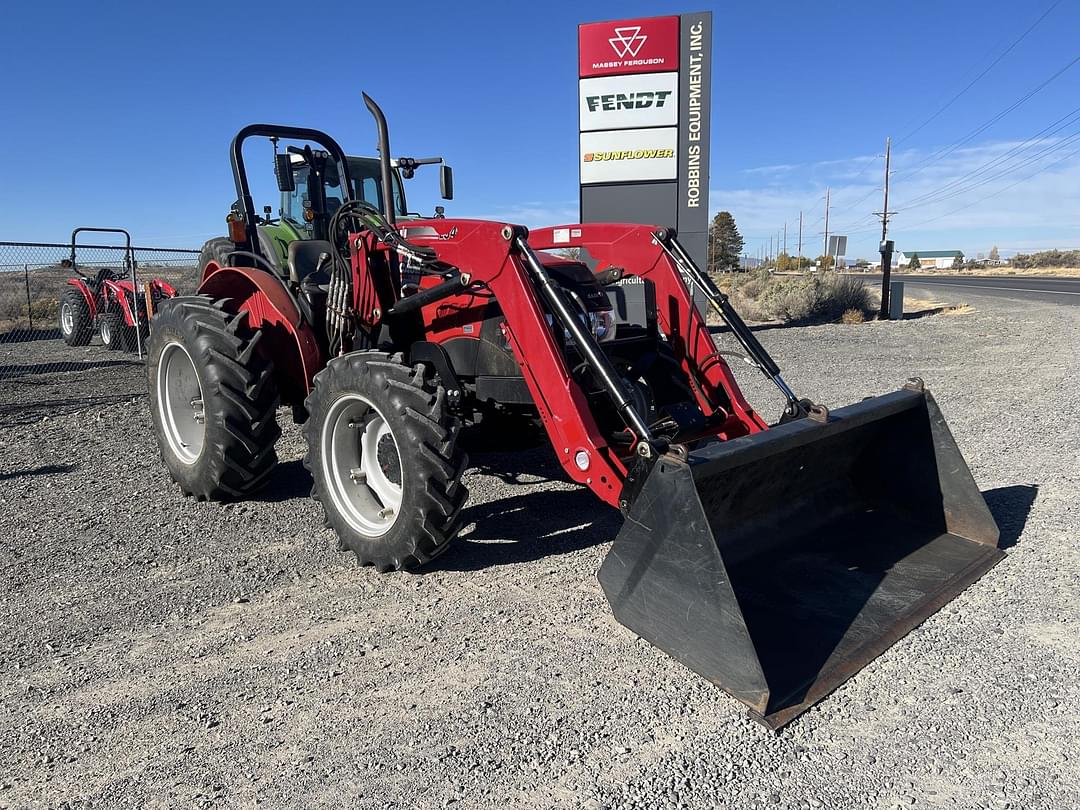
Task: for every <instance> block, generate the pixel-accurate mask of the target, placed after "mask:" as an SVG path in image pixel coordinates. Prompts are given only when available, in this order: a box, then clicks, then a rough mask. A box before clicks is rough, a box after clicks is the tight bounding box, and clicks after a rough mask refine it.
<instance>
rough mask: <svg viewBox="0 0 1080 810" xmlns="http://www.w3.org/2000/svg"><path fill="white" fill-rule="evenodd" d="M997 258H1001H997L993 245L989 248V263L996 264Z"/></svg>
mask: <svg viewBox="0 0 1080 810" xmlns="http://www.w3.org/2000/svg"><path fill="white" fill-rule="evenodd" d="M999 258H1001V257H1000V256H998V249H997V245H994V246H993V247H992V248H990V261H992V262H996V261H997V260H998V259H999Z"/></svg>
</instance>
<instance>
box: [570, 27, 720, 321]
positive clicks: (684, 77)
mask: <svg viewBox="0 0 1080 810" xmlns="http://www.w3.org/2000/svg"><path fill="white" fill-rule="evenodd" d="M711 76H712V13H711V12H708V11H705V12H700V13H696V14H683V15H680V16H672V17H646V18H642V19H636V20H616V21H612V22H599V23H585V24H583V25H580V26H578V124H579V126H578V132H579V135H578V139H579V141H578V142H579V152H578V170H579V174H580V203H581V221H582V222H634V223H641V224H648V225H662V226H674V227H675V228H676V229H677V230H678V232H679V241H681V242H682V243H683V245H684V246H685V247H686V249H687V251H689V253H690V255H691V257H693V259H694V261H696V262H697V263H698V264H699V265H700V266H702V267H704V266H705V254H706V245H707V243H708V226H709V111H710V104H709V98H710V85H711ZM624 308H625V307H624V306H621V307H620V310H622V309H624ZM620 314H623V313H622V311H620Z"/></svg>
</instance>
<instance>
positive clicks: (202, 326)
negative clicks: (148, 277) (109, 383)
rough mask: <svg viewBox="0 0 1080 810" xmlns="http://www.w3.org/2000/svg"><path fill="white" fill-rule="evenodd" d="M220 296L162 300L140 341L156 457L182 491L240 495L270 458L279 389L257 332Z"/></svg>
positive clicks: (259, 478) (272, 462)
mask: <svg viewBox="0 0 1080 810" xmlns="http://www.w3.org/2000/svg"><path fill="white" fill-rule="evenodd" d="M225 304H226V300H220V301H213V300H212V299H211V298H210V297H209V296H205V295H192V296H178V297H176V298H170V299H168V300H167V301H163V302H162V305H161V309H160V311H159V312H158V314H157V315H156V316H155V317H154V328H153V330H152V331H151V332H150V339H149V342H148V345H147V363H146V372H147V379H148V382H149V388H150V406H151V413H152V415H153V419H154V430H155V432H156V434H157V439H158V445H159V446H160V448H161V456H162V458H163V459H164V461H165V465H166V466H167V467H168V469H169V473H170V474H171V475H172V478H173V480H174V481H176V482H177V483H178V484H179V485H180V489H181V490H182V491H183V492H184V494H185V495H194V496H195V497H196V498H198V499H199V500H205V499H212V500H232V499H237V498H242V497H244V496H246V495H249V494H250V493H252V492H254V491H255V490H257V489H258V488H259V487H260V486H262V485H263V484H264V483H266V480H267V478H268V477H269V476H270V474H271V472H272V471H273V469H274V467H275V466H276V464H277V454H276V453H275V451H274V443H275V442H276V441H277V440H278V437H279V436H280V435H281V430H280V428H279V427H278V424H277V406H278V394H277V387H276V385H275V383H274V365H273V361H271V360H270V358H269V357H268V356H266V353H265V352H264V351H263V350H262V349H261V347H260V343H261V338H262V332H260V331H259V330H255V329H251V328H250V327H248V325H247V313H246V312H241V313H238V314H237V313H232V312H229V311H227V310H226V309H225Z"/></svg>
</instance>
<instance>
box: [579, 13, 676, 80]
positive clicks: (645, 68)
mask: <svg viewBox="0 0 1080 810" xmlns="http://www.w3.org/2000/svg"><path fill="white" fill-rule="evenodd" d="M679 30H680V29H679V18H678V16H675V15H670V16H667V17H642V18H640V19H630V20H609V21H608V22H596V23H585V24H584V25H581V26H578V77H579V78H582V79H588V78H591V77H593V76H617V75H626V74H629V73H662V72H668V71H673V70H678V69H679Z"/></svg>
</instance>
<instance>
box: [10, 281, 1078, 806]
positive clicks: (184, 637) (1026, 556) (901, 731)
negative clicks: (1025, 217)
mask: <svg viewBox="0 0 1080 810" xmlns="http://www.w3.org/2000/svg"><path fill="white" fill-rule="evenodd" d="M759 336H760V338H761V340H762V342H763V343H765V344H766V346H767V348H768V349H769V350H770V351H771V352H773V353H774V354H775V356H776V358H777V360H778V361H779V362H780V364H781V365H782V366H783V368H784V370H785V376H786V379H787V381H788V382H789V383H790V384H791V385H792V387H793V388H794V390H795V391H796V392H797V393H799V394H800V395H802V396H808V397H811V398H813V399H814V400H816V401H819V402H823V403H825V404H827V405H829V406H831V407H837V406H840V405H843V404H847V403H850V402H855V401H858V400H859V399H860V398H861V397H864V396H870V395H874V394H881V393H884V392H887V391H892V390H895V389H896V388H897V387H899V386H900V385H901V384H903V382H904V380H906V379H907V378H909V377H912V376H921V377H923V378H924V379H925V380H926V381H927V384H928V385H929V386H930V387H931V388H932V389H933V391H934V394H935V396H936V397H937V400H938V402H939V403H940V405H941V408H942V410H943V412H944V414H945V415H946V417H947V418H948V421H949V426H950V428H951V430H952V432H953V434H954V436H955V437H956V440H957V443H958V444H959V446H960V448H961V449H962V450H963V453H964V455H965V458H966V459H967V461H968V463H969V464H970V466H971V469H972V472H973V474H974V476H975V479H976V481H977V482H978V483H979V485H980V487H981V488H982V490H983V491H984V493H985V495H986V498H987V501H988V503H989V505H990V508H991V510H992V511H993V513H994V514H995V516H996V517H997V520H998V524H999V526H1000V527H1001V529H1002V536H1003V540H1004V543H1005V545H1006V546H1008V556H1007V557H1006V559H1005V560H1004V561H1003V562H1001V563H1000V564H999V565H998V566H996V567H995V568H994V569H993V570H991V571H990V572H989V573H988V574H987V575H986V576H984V577H983V578H982V579H981V580H979V581H978V582H976V583H975V584H973V585H972V586H971V587H970V588H968V589H967V590H966V591H965V592H964V593H963V594H962V595H961V596H960V597H958V598H957V599H956V600H955V601H953V602H951V603H950V604H949V605H947V606H946V607H945V609H944V610H942V611H941V612H939V613H937V614H935V615H934V616H933V617H931V618H930V619H929V620H928V621H927V622H925V623H924V624H923V625H921V626H920V627H919V628H918V629H917V630H915V631H914V632H912V633H911V634H910V635H908V636H907V637H906V638H904V639H903V640H901V641H900V642H899V643H898V644H896V645H895V646H894V647H892V648H891V649H890V650H889V651H888V652H887V653H885V654H884V655H883V656H881V657H880V658H878V659H877V660H875V661H874V662H873V663H872V664H871V665H870V666H869V667H867V668H866V669H865V670H863V671H862V672H860V673H859V674H858V675H857V676H856V677H855V678H853V679H852V680H851V681H849V682H848V683H847V684H845V685H844V686H842V687H841V688H840V689H839V690H837V691H836V692H835V693H834V694H833V695H831V696H830V697H829V698H828V699H826V700H825V701H823V702H822V703H820V704H819V705H818V706H816V707H815V708H814V709H812V710H811V711H809V712H808V713H807V714H805V715H803V716H802V717H801V718H799V719H798V720H797V721H796V722H795V723H793V724H792V725H791V726H789V727H787V728H785V729H784V730H783V732H782V733H781V734H780V735H772V734H769V733H767V732H765V731H764V730H763V729H762V728H760V727H759V726H757V725H755V724H754V723H753V722H752V721H750V720H749V719H747V717H746V716H745V714H744V712H743V709H742V706H741V704H739V703H737V702H736V701H734V700H732V699H730V698H729V697H727V696H726V695H725V694H724V693H723V692H722V691H721V690H719V689H717V688H715V687H714V686H712V685H711V684H709V683H706V682H705V681H703V680H702V679H701V678H699V677H697V676H696V675H694V674H693V673H691V672H690V671H688V670H687V669H686V668H684V667H683V666H681V665H680V664H678V663H677V662H676V661H674V660H673V659H671V658H669V657H667V656H666V655H664V654H663V653H661V652H659V651H658V650H656V649H655V648H653V647H651V646H649V645H648V644H646V643H644V642H642V641H641V640H639V639H637V638H636V637H635V636H634V635H633V634H632V633H630V632H629V631H627V630H626V629H624V628H623V627H621V626H620V625H619V624H617V623H616V622H615V621H614V619H613V618H612V616H611V614H610V611H609V610H608V607H607V605H606V602H605V600H604V597H603V594H602V593H601V591H600V588H599V585H598V583H597V581H596V576H595V575H596V571H597V568H598V567H599V565H600V562H601V560H602V559H603V558H604V556H605V554H606V552H607V549H608V547H609V544H610V542H611V540H612V538H613V537H614V535H615V533H616V532H617V531H618V528H619V526H620V523H621V518H620V517H619V515H618V513H617V512H616V511H615V510H612V509H608V508H606V507H604V506H602V505H601V504H599V503H598V502H597V500H596V499H595V498H594V497H593V496H592V494H591V493H589V492H588V491H585V490H582V489H580V488H578V487H576V486H573V485H571V484H569V483H567V482H566V481H565V480H564V479H563V476H562V474H561V472H560V467H559V466H558V464H557V463H556V461H555V459H554V457H553V455H552V453H551V452H550V451H548V450H546V449H543V448H541V449H538V450H531V451H525V452H506V451H504V450H498V449H495V450H486V451H483V452H478V453H476V454H475V455H474V458H473V463H474V467H473V469H472V470H470V471H469V473H468V474H467V477H466V483H467V485H468V486H469V488H470V491H471V498H470V501H469V504H468V505H467V507H466V508H467V510H468V512H467V518H466V526H465V530H464V532H463V534H462V536H461V537H460V538H459V539H458V540H457V541H455V545H454V546H453V547H452V548H450V549H449V551H448V553H447V554H445V555H444V556H443V557H441V558H439V560H438V564H437V565H435V566H433V567H432V568H430V569H429V570H427V571H425V572H423V573H421V574H416V575H409V574H397V575H379V574H377V573H375V572H374V571H373V570H371V569H358V568H357V567H356V566H355V565H354V564H353V563H352V561H351V559H350V558H349V557H347V556H345V555H341V554H339V553H338V552H337V551H336V550H335V543H334V538H333V536H332V534H331V533H330V532H329V531H328V530H326V529H324V528H323V526H322V515H321V512H320V510H319V507H318V505H317V504H316V503H314V502H313V501H312V500H311V499H310V498H309V497H308V496H307V493H308V492H309V490H310V486H311V480H310V477H308V476H307V474H306V472H304V470H303V467H302V466H301V464H300V462H299V459H300V457H301V455H302V454H303V452H304V443H303V439H302V437H301V435H300V433H299V431H298V430H297V429H296V428H295V427H293V426H288V427H286V430H285V432H284V435H283V436H282V439H281V441H280V443H279V445H278V451H279V455H280V457H281V459H282V464H281V466H280V467H279V468H278V470H277V472H276V474H275V477H274V479H273V480H272V481H271V483H270V487H269V489H268V490H267V491H266V492H264V493H262V494H261V495H260V497H259V498H258V499H256V500H252V501H250V502H245V503H239V504H233V505H221V504H215V503H196V502H194V501H191V500H190V499H185V498H184V497H182V496H181V494H180V493H179V492H178V491H177V488H176V487H175V486H174V485H173V484H172V483H171V482H170V481H169V479H168V477H167V475H166V473H165V471H164V469H163V467H162V465H161V462H160V459H159V457H158V454H157V450H156V448H155V445H154V442H153V440H152V437H151V436H150V419H149V414H148V413H147V408H146V398H145V390H146V383H145V378H144V376H143V369H142V368H141V367H139V366H137V365H134V364H132V365H119V366H103V365H101V364H103V363H105V362H106V358H107V355H106V353H105V351H104V350H102V349H98V348H96V347H88V348H87V349H86V350H84V353H83V354H82V355H80V357H81V359H83V360H85V362H87V363H96V364H97V365H96V366H95V367H92V368H90V367H88V368H87V369H85V370H84V371H82V372H79V373H75V374H48V373H30V372H20V373H19V376H17V377H11V378H7V379H2V380H0V393H4V396H5V399H4V402H6V403H7V404H6V407H8V408H10V409H11V410H10V414H11V415H12V416H17V417H18V418H15V419H13V420H12V421H9V422H4V423H2V426H0V450H2V452H0V534H2V536H3V538H4V542H3V543H2V544H0V588H2V589H3V593H4V599H3V602H2V603H0V613H2V614H3V626H4V633H3V634H2V635H0V701H2V705H3V707H4V711H3V712H0V806H3V807H12V808H27V807H54V806H57V807H59V806H64V805H65V804H66V805H68V806H71V807H90V806H93V807H110V808H112V807H117V808H129V807H130V808H136V807H146V806H161V807H215V808H216V807H229V808H231V807H238V808H239V807H243V808H250V807H254V806H256V805H257V804H258V805H260V806H264V807H273V808H292V807H297V808H299V807H304V808H307V807H341V806H343V805H344V806H349V807H355V808H361V809H362V810H369V809H370V810H385V808H417V809H418V810H428V809H429V808H444V807H447V806H449V807H462V808H470V809H471V808H478V809H479V810H487V809H488V808H492V809H494V808H498V810H502V809H503V808H528V809H529V810H555V809H556V808H558V809H559V810H562V809H563V808H575V809H576V808H589V809H590V810H597V809H598V808H604V807H606V808H610V809H611V810H633V809H635V808H661V807H665V808H666V807H673V808H678V807H684V808H704V807H709V808H712V807H727V808H732V809H734V808H740V809H741V808H773V807H775V808H778V809H779V810H796V808H798V809H799V810H805V808H819V807H824V808H830V810H855V809H856V808H858V810H864V809H865V808H882V809H883V810H884V809H885V808H888V809H889V810H891V808H895V807H897V806H900V807H917V808H923V807H926V808H936V807H949V808H961V810H974V808H991V809H992V810H997V808H1006V807H1012V808H1025V810H1059V808H1069V807H1078V806H1080V760H1078V758H1077V756H1076V750H1077V748H1078V747H1080V732H1078V729H1080V712H1078V711H1077V707H1078V706H1080V682H1078V680H1077V678H1076V664H1077V660H1078V649H1080V642H1078V640H1077V633H1076V627H1077V625H1078V623H1080V589H1078V588H1077V587H1076V583H1077V582H1078V581H1080V549H1078V547H1077V543H1076V537H1077V536H1078V534H1080V512H1078V511H1077V509H1076V505H1075V502H1076V492H1077V491H1078V490H1080V470H1078V469H1077V467H1076V465H1075V464H1070V463H1067V461H1068V459H1072V458H1075V457H1076V454H1077V453H1078V452H1080V401H1078V400H1077V398H1076V397H1075V396H1073V388H1074V386H1075V380H1076V379H1077V377H1078V376H1080V356H1078V355H1077V353H1075V352H1046V353H1039V352H1035V353H1033V352H1032V350H1031V347H1032V346H1043V345H1047V346H1076V345H1080V311H1077V309H1076V308H1075V307H1059V306H1053V305H1050V304H1040V303H1027V302H1023V303H1017V302H1009V303H1008V304H1003V305H1001V306H996V305H994V304H993V302H988V303H987V304H986V305H980V307H979V310H978V311H977V312H973V313H971V314H970V316H969V317H966V318H924V319H918V320H910V321H900V322H896V323H882V322H869V323H866V324H864V325H862V326H860V327H859V328H857V329H853V328H849V327H846V326H843V325H824V326H813V327H805V328H785V329H772V330H763V331H762V332H761V333H760V334H759ZM720 339H721V340H723V341H729V340H730V336H728V335H721V336H720ZM46 343H47V342H40V343H35V344H33V346H32V347H30V348H29V349H27V347H23V348H22V351H23V352H25V351H27V350H32V351H34V352H42V353H45V352H46V347H45V344H46ZM727 346H728V344H727V343H725V347H727ZM56 353H57V354H60V353H61V350H60V349H59V348H58V349H57V350H56ZM42 356H44V354H43V355H42ZM34 359H36V356H35V357H25V356H22V355H20V356H17V357H14V358H8V359H7V360H5V365H7V366H19V367H21V366H23V365H26V364H28V363H29V361H30V360H34ZM1002 369H1011V370H1015V373H1002ZM735 373H736V374H737V375H739V376H740V381H741V382H742V383H743V385H744V389H745V391H746V393H747V396H748V397H749V398H750V400H751V402H753V403H754V404H755V406H756V407H757V408H758V409H759V410H760V412H761V413H762V414H763V415H764V416H766V417H767V418H769V419H770V420H773V419H775V418H776V417H777V416H778V415H779V412H780V408H781V405H782V403H781V402H780V400H779V399H778V397H777V396H776V395H775V391H774V390H773V387H772V386H771V384H770V383H768V382H767V381H765V380H764V379H762V378H761V375H760V374H758V373H757V372H755V370H753V369H751V368H749V367H746V366H745V364H736V367H735ZM15 382H18V383H19V385H18V386H17V387H10V386H11V384H12V383H15ZM102 397H120V398H121V399H119V400H112V399H108V400H102V399H101V398H102ZM91 398H93V399H94V401H95V402H96V404H93V405H91V406H89V407H88V399H91ZM46 400H47V401H51V402H53V403H54V404H52V405H46V404H42V403H43V402H45V401H46ZM65 402H66V403H67V404H66V405H65V404H63V403H65ZM282 418H283V421H286V422H287V417H286V415H285V414H282ZM1063 459H1064V460H1065V461H1066V463H1063ZM797 632H798V628H792V633H797Z"/></svg>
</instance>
